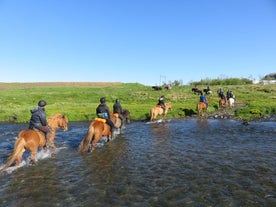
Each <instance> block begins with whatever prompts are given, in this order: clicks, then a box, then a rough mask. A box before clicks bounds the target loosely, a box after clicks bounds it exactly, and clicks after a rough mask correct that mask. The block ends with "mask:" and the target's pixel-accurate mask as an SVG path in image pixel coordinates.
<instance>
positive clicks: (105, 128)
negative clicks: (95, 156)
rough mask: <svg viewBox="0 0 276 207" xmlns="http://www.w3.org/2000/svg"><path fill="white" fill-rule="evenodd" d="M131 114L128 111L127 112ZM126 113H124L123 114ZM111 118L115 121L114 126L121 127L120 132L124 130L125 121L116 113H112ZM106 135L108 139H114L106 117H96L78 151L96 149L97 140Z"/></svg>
mask: <svg viewBox="0 0 276 207" xmlns="http://www.w3.org/2000/svg"><path fill="white" fill-rule="evenodd" d="M126 114H127V115H129V114H128V113H126ZM123 115H124V114H123ZM110 120H111V121H112V122H113V124H114V127H115V128H117V129H120V133H121V132H122V126H123V122H122V120H121V119H120V118H119V117H118V115H116V114H112V113H111V114H110ZM104 136H106V137H107V141H109V140H110V139H112V138H113V137H112V134H111V131H110V126H109V125H108V124H107V123H106V120H105V119H101V118H96V119H95V120H94V121H92V122H91V123H90V125H89V127H88V130H87V133H86V136H85V137H84V139H83V140H82V141H81V143H80V145H79V147H78V151H79V152H87V151H90V150H91V151H94V150H95V149H96V144H97V142H98V141H99V140H100V139H101V138H102V137H104Z"/></svg>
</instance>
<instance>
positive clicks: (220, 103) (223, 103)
mask: <svg viewBox="0 0 276 207" xmlns="http://www.w3.org/2000/svg"><path fill="white" fill-rule="evenodd" d="M226 104H227V102H226V101H225V99H224V98H221V99H220V100H219V107H220V108H222V107H226Z"/></svg>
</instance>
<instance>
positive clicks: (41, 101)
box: [38, 100, 47, 107]
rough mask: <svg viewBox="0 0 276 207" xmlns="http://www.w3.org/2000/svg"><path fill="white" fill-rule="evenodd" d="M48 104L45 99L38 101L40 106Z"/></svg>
mask: <svg viewBox="0 0 276 207" xmlns="http://www.w3.org/2000/svg"><path fill="white" fill-rule="evenodd" d="M46 105H47V103H46V101H44V100H40V101H39V102H38V106H40V107H44V106H46Z"/></svg>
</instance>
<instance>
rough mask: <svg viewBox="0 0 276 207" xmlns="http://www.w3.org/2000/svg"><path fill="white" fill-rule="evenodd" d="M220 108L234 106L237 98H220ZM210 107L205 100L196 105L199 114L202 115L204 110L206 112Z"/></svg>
mask: <svg viewBox="0 0 276 207" xmlns="http://www.w3.org/2000/svg"><path fill="white" fill-rule="evenodd" d="M218 105H219V108H226V107H227V106H229V108H233V107H234V105H235V99H234V98H232V97H230V98H228V99H224V98H220V99H219V102H218ZM207 109H208V105H207V104H206V103H203V102H199V103H198V104H197V106H196V110H197V115H198V116H201V115H202V114H203V112H206V111H207Z"/></svg>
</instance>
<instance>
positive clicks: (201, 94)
mask: <svg viewBox="0 0 276 207" xmlns="http://www.w3.org/2000/svg"><path fill="white" fill-rule="evenodd" d="M199 102H203V103H205V104H206V108H208V102H207V99H206V96H205V95H204V94H203V93H202V92H201V93H200V97H199Z"/></svg>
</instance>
